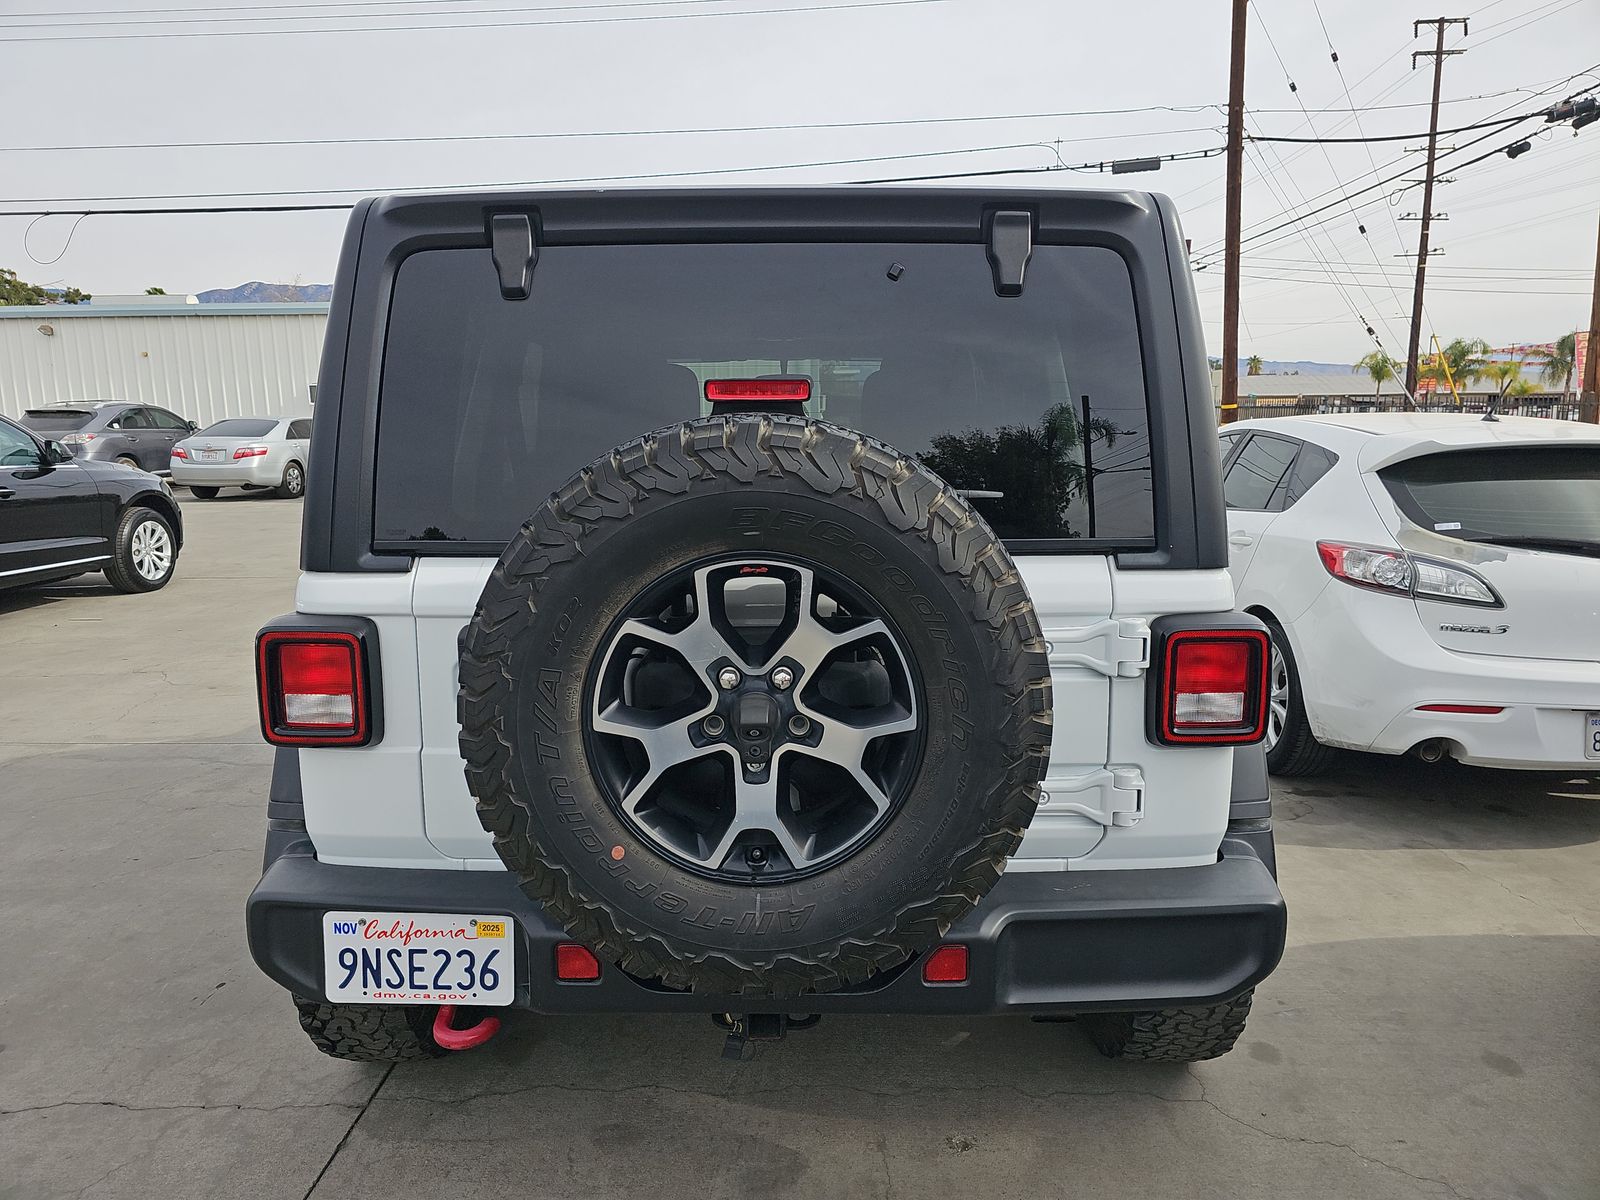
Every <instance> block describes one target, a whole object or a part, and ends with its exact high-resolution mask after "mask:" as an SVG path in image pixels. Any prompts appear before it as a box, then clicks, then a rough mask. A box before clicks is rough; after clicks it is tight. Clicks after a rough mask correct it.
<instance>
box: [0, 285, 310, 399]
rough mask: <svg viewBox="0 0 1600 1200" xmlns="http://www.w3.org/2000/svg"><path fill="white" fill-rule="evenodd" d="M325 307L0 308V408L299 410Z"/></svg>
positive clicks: (178, 303) (174, 304) (176, 301)
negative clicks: (109, 405) (133, 403)
mask: <svg viewBox="0 0 1600 1200" xmlns="http://www.w3.org/2000/svg"><path fill="white" fill-rule="evenodd" d="M327 324H328V306H327V305H326V304H186V303H184V302H183V300H182V298H179V297H173V298H172V301H171V303H168V304H159V303H158V304H151V303H141V304H127V305H119V304H115V303H113V304H92V303H91V304H47V305H40V306H36V307H35V306H11V307H8V306H0V413H4V414H5V415H7V416H12V417H14V416H17V415H18V414H20V413H21V412H22V410H23V409H25V408H36V407H38V406H40V405H43V404H59V403H62V402H65V401H69V400H140V401H145V402H147V403H150V404H159V405H161V406H162V407H163V408H168V409H171V410H172V411H173V412H175V413H179V414H180V415H182V416H185V417H187V418H189V419H190V420H191V421H196V422H198V423H199V424H201V425H209V424H210V423H211V422H213V421H216V420H220V419H221V418H223V417H237V416H247V415H253V416H298V415H301V414H304V413H308V412H310V411H311V403H312V397H313V395H314V393H313V392H312V390H311V389H312V386H313V385H314V384H315V383H316V381H317V362H318V359H319V358H320V357H321V355H322V337H323V332H324V330H325V329H326V328H327Z"/></svg>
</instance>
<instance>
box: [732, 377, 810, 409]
mask: <svg viewBox="0 0 1600 1200" xmlns="http://www.w3.org/2000/svg"><path fill="white" fill-rule="evenodd" d="M706 399H707V400H709V401H711V403H713V404H727V403H732V402H737V401H740V400H744V401H750V400H758V401H774V400H775V401H779V402H782V403H786V404H804V403H805V402H806V401H807V400H809V399H811V380H809V379H708V380H706Z"/></svg>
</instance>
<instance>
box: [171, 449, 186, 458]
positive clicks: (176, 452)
mask: <svg viewBox="0 0 1600 1200" xmlns="http://www.w3.org/2000/svg"><path fill="white" fill-rule="evenodd" d="M172 457H173V458H182V459H187V458H188V457H189V452H188V451H187V450H185V449H184V448H183V447H182V446H174V447H173V448H172Z"/></svg>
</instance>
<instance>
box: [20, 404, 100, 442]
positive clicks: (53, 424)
mask: <svg viewBox="0 0 1600 1200" xmlns="http://www.w3.org/2000/svg"><path fill="white" fill-rule="evenodd" d="M94 411H95V410H94V409H92V408H30V409H28V410H27V411H26V412H24V413H23V414H22V424H24V425H26V426H27V427H28V428H29V429H30V430H32V431H33V432H34V433H35V434H37V435H38V436H39V437H41V438H45V439H46V440H49V441H57V442H59V441H61V440H62V439H63V438H65V437H66V436H67V435H69V434H73V433H77V432H78V431H79V430H80V429H82V428H83V427H84V426H86V425H88V424H89V422H90V421H92V420H94Z"/></svg>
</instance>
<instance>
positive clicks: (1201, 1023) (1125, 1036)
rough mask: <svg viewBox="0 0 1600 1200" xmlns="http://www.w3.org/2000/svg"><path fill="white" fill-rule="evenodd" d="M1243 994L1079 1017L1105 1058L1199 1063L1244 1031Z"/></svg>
mask: <svg viewBox="0 0 1600 1200" xmlns="http://www.w3.org/2000/svg"><path fill="white" fill-rule="evenodd" d="M1253 994H1254V993H1253V992H1245V993H1244V994H1243V995H1240V996H1235V997H1234V998H1233V999H1232V1000H1229V1001H1226V1002H1225V1003H1223V1004H1212V1005H1209V1006H1207V1007H1205V1008H1160V1009H1155V1010H1153V1011H1151V1012H1132V1013H1092V1014H1089V1015H1087V1016H1084V1017H1082V1018H1080V1019H1079V1024H1081V1025H1082V1026H1083V1028H1084V1031H1085V1032H1086V1033H1088V1035H1089V1038H1090V1040H1091V1041H1093V1042H1094V1044H1095V1048H1096V1049H1098V1050H1099V1051H1100V1053H1101V1054H1104V1055H1105V1056H1106V1057H1107V1058H1131V1059H1139V1060H1141V1061H1143V1062H1182V1063H1187V1062H1205V1061H1206V1059H1208V1058H1221V1057H1222V1056H1223V1055H1224V1054H1226V1053H1227V1052H1228V1051H1229V1050H1232V1049H1233V1044H1234V1043H1235V1042H1237V1041H1238V1040H1239V1035H1240V1034H1241V1033H1243V1032H1244V1023H1245V1018H1247V1017H1248V1016H1249V1015H1250V999H1251V997H1252V995H1253Z"/></svg>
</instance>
